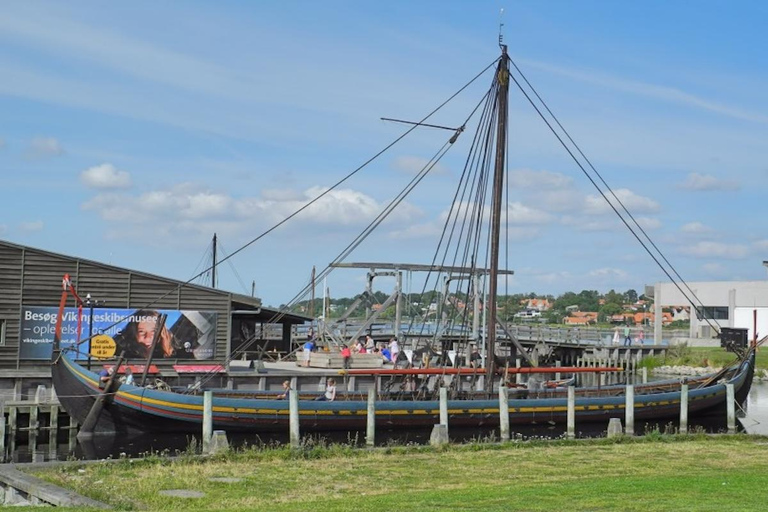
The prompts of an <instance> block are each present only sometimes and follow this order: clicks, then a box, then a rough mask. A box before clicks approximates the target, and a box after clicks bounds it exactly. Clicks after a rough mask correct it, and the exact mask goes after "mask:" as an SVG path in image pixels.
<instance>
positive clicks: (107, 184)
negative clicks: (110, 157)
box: [80, 163, 131, 190]
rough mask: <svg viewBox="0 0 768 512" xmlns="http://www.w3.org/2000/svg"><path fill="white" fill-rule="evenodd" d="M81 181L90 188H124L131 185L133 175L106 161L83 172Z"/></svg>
mask: <svg viewBox="0 0 768 512" xmlns="http://www.w3.org/2000/svg"><path fill="white" fill-rule="evenodd" d="M80 181H81V182H82V183H83V184H84V185H85V186H86V187H89V188H96V189H104V190H106V189H124V188H129V187H130V186H131V175H130V174H129V173H128V172H127V171H120V170H118V169H116V168H115V166H114V165H112V164H109V163H104V164H101V165H96V166H94V167H90V168H88V169H86V170H84V171H83V172H81V173H80Z"/></svg>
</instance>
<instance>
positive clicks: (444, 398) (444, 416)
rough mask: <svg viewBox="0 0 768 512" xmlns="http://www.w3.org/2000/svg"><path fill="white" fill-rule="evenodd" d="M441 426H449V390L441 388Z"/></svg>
mask: <svg viewBox="0 0 768 512" xmlns="http://www.w3.org/2000/svg"><path fill="white" fill-rule="evenodd" d="M440 424H441V425H445V426H446V427H447V426H448V388H446V387H440Z"/></svg>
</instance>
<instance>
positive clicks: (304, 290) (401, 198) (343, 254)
mask: <svg viewBox="0 0 768 512" xmlns="http://www.w3.org/2000/svg"><path fill="white" fill-rule="evenodd" d="M497 61H498V59H496V60H495V61H494V62H493V63H491V64H490V65H489V66H488V67H486V68H485V69H484V70H483V71H482V72H481V73H479V74H478V75H476V76H475V77H474V78H473V79H472V80H471V81H470V82H468V83H467V84H466V85H464V86H463V87H462V88H461V89H460V90H459V91H457V92H456V93H455V94H454V95H452V96H451V97H450V98H449V99H448V100H446V101H445V102H443V103H442V104H441V105H440V106H439V107H438V108H437V109H435V110H433V111H432V112H431V113H430V114H428V115H427V117H425V118H424V119H422V121H424V120H426V119H428V118H429V117H430V116H432V114H434V113H435V112H437V110H439V109H440V108H442V107H443V106H444V105H445V104H446V103H448V101H450V100H451V99H452V98H454V97H455V96H456V95H458V94H459V93H460V92H461V91H462V90H464V89H466V88H467V87H468V86H469V85H470V84H471V83H472V82H474V81H475V80H476V79H477V78H479V77H480V76H481V75H482V74H483V73H485V71H487V70H488V69H489V68H490V67H491V66H493V65H494V64H496V62H497ZM492 91H493V88H491V89H490V90H489V91H488V92H486V94H485V95H484V96H483V98H482V99H481V100H480V101H479V102H478V103H477V105H476V106H475V107H474V109H473V110H472V111H471V112H470V113H469V115H468V116H467V118H466V120H465V121H464V123H463V124H462V125H461V127H460V128H459V129H458V130H456V132H455V133H454V134H453V135H452V136H451V138H450V139H449V140H448V141H446V142H445V143H444V144H443V146H442V147H441V148H440V149H439V150H438V151H437V153H435V155H434V156H432V158H430V160H429V161H428V162H427V163H426V164H425V165H424V166H423V167H422V169H421V170H420V171H419V172H418V173H417V174H416V176H414V177H413V179H411V181H410V182H408V184H407V185H406V186H405V188H404V189H402V190H401V191H400V192H399V193H398V194H397V195H396V196H395V197H394V198H393V199H392V200H391V201H390V203H389V204H388V205H387V206H386V207H385V208H384V209H383V210H382V211H381V212H380V213H379V214H378V215H377V216H376V218H374V219H373V220H372V221H371V222H370V223H369V224H368V226H366V227H365V228H364V229H363V231H362V232H361V233H360V234H359V235H358V236H357V237H356V238H355V239H354V240H353V241H352V242H351V243H350V244H349V245H347V247H346V248H345V249H344V250H342V252H341V253H339V255H338V256H337V257H336V258H334V260H333V261H332V262H331V263H329V264H328V265H327V266H326V267H325V268H324V269H323V270H322V271H320V272H319V273H318V274H317V275H316V277H315V281H318V280H321V279H324V278H326V277H327V276H328V275H329V274H330V273H331V272H332V271H333V269H334V267H333V265H334V264H335V263H338V262H341V261H343V260H344V259H345V258H346V257H347V256H349V255H350V254H351V253H352V252H353V251H354V250H355V249H356V248H357V247H358V246H359V245H360V244H361V243H362V242H363V241H364V240H365V239H366V238H367V237H368V236H369V235H370V234H371V233H372V232H373V231H374V230H375V229H376V228H377V227H378V226H379V225H380V224H381V223H382V222H383V221H384V220H385V219H386V218H387V217H388V216H389V215H390V214H391V213H392V212H393V211H394V210H395V209H396V208H397V207H398V206H399V205H400V204H401V203H402V202H403V201H404V200H405V198H406V197H407V196H408V195H409V194H410V193H411V192H412V191H413V189H414V188H416V186H417V185H418V184H419V183H421V181H422V180H423V179H424V178H425V177H426V176H427V174H429V172H430V171H431V170H432V169H434V167H435V166H436V165H437V164H438V163H439V162H440V160H441V159H442V158H443V156H445V154H446V153H447V152H448V150H450V148H452V147H453V145H454V142H456V138H457V136H458V135H459V134H461V132H462V131H463V130H464V127H465V126H466V124H467V123H468V122H469V121H470V120H471V119H472V117H473V116H474V115H475V113H476V112H477V110H478V109H479V108H480V106H481V105H482V104H483V103H484V102H486V98H487V97H488V96H489V95H490V94H491V92H492ZM420 123H421V121H420ZM417 126H418V125H414V126H413V127H411V128H410V129H409V130H408V131H407V132H406V133H405V134H403V135H402V136H401V137H400V138H398V139H397V140H400V139H402V138H403V137H405V135H407V134H408V133H410V132H411V131H413V130H414V129H415V128H416V127H417ZM395 142H397V141H395ZM392 145H394V142H393V143H392V144H390V146H388V147H387V149H388V148H389V147H391V146H392ZM385 150H386V149H385ZM385 150H382V151H381V152H379V153H378V154H377V155H376V156H378V155H380V154H382V153H383V152H384V151H385ZM374 158H375V157H374ZM371 161H373V158H372V159H370V160H368V162H366V164H364V165H367V163H370V162H371ZM361 168H362V167H360V168H358V169H357V170H355V171H354V172H353V173H352V174H354V173H355V172H357V171H359V170H360V169H361ZM352 174H350V175H348V176H347V177H346V178H344V179H343V180H341V181H339V182H338V183H337V184H336V185H334V186H333V188H335V187H337V186H338V185H339V184H341V183H342V182H343V181H344V180H346V179H347V178H348V177H351V176H352ZM327 192H328V191H326V192H325V193H327ZM321 196H322V194H321ZM321 196H318V197H317V198H315V199H313V200H312V201H311V202H310V203H308V204H307V205H305V206H304V207H302V209H303V208H306V207H307V206H308V205H309V204H311V203H312V202H314V201H316V200H317V199H319V198H320V197H321ZM299 211H301V210H299ZM296 213H298V211H297V212H295V213H294V214H292V216H294V215H295V214H296ZM289 218H290V217H289ZM285 220H287V219H285ZM285 220H283V222H285ZM279 225H280V224H277V225H276V226H275V227H277V226H279ZM275 227H273V228H272V229H274V228H275ZM267 232H268V231H267ZM267 232H265V233H264V234H266V233H267ZM264 234H262V235H261V236H264ZM254 241H255V240H254ZM247 246H248V244H246V245H245V246H243V247H241V248H240V249H238V250H237V251H235V252H234V253H232V254H231V255H230V256H229V257H231V256H234V255H235V254H237V252H239V251H241V250H242V249H244V248H245V247H247ZM225 259H226V258H225ZM222 261H224V260H222ZM219 263H220V262H219ZM312 286H313V281H312V280H310V281H309V282H308V283H307V284H306V285H305V286H304V288H302V289H301V290H300V291H299V292H298V293H297V294H296V295H295V296H294V297H293V298H292V299H291V300H290V301H289V303H288V304H287V305H286V306H285V307H283V308H281V310H280V311H278V312H277V313H276V314H275V315H273V316H272V318H270V319H269V320H268V321H267V322H266V323H267V324H272V323H275V322H278V321H279V320H280V319H282V318H283V317H284V316H285V315H286V314H288V313H289V312H290V308H291V307H293V306H294V305H296V304H297V303H298V302H299V301H300V300H301V299H302V298H304V297H306V295H307V294H308V293H309V292H310V290H311V289H312ZM256 341H257V340H256V339H255V338H254V339H252V340H250V341H248V340H246V342H245V343H243V344H242V345H241V346H240V347H239V348H238V350H236V351H233V352H232V354H230V355H229V356H228V357H227V358H226V359H225V363H224V364H226V363H228V362H229V361H231V360H233V359H235V358H236V357H239V356H240V355H241V354H242V353H243V352H244V351H246V350H247V349H248V348H249V347H250V346H251V345H253V343H255V342H256ZM203 375H204V377H203V378H201V382H202V384H205V383H206V382H208V381H209V380H210V379H211V378H213V377H214V376H215V375H216V373H214V372H212V373H211V374H210V375H208V374H203Z"/></svg>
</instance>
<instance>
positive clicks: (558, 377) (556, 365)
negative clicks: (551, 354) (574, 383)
mask: <svg viewBox="0 0 768 512" xmlns="http://www.w3.org/2000/svg"><path fill="white" fill-rule="evenodd" d="M560 366H562V363H561V362H560V361H555V368H560ZM555 380H560V372H557V373H555Z"/></svg>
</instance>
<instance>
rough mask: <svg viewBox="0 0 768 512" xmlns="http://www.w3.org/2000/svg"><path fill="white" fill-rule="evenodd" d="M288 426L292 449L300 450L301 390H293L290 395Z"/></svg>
mask: <svg viewBox="0 0 768 512" xmlns="http://www.w3.org/2000/svg"><path fill="white" fill-rule="evenodd" d="M288 425H289V435H290V443H291V448H294V449H296V448H299V446H300V445H301V433H300V432H299V390H298V389H291V391H290V393H288Z"/></svg>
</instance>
